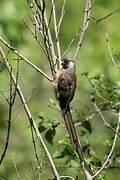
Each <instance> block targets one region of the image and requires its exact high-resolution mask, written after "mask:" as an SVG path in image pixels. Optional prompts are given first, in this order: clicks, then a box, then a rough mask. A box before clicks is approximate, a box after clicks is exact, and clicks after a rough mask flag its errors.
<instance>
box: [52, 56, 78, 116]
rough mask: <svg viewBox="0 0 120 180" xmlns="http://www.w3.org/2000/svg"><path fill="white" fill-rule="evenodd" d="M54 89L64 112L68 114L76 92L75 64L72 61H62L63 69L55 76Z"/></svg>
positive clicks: (65, 59) (67, 59)
mask: <svg viewBox="0 0 120 180" xmlns="http://www.w3.org/2000/svg"><path fill="white" fill-rule="evenodd" d="M53 87H54V90H55V95H56V99H57V100H58V101H59V105H60V108H61V110H62V112H63V113H65V112H67V111H68V110H69V109H70V102H71V101H72V100H73V97H74V95H75V90H76V73H75V62H74V61H73V60H72V59H70V58H64V59H63V60H62V63H61V69H60V70H58V71H57V73H56V74H55V76H54V81H53Z"/></svg>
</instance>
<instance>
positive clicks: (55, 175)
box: [0, 48, 60, 180]
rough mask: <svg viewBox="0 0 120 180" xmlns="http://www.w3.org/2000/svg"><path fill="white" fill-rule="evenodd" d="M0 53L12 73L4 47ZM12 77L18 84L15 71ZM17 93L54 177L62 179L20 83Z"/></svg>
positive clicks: (57, 179) (0, 49)
mask: <svg viewBox="0 0 120 180" xmlns="http://www.w3.org/2000/svg"><path fill="white" fill-rule="evenodd" d="M0 54H1V56H2V58H3V60H4V63H5V65H6V68H7V70H8V73H10V64H9V62H8V61H7V59H6V56H5V54H4V52H3V50H2V48H0ZM11 78H12V81H13V83H14V85H15V84H16V79H15V76H14V74H13V72H12V73H11ZM17 93H18V95H19V97H20V99H21V101H22V104H24V110H25V112H26V114H27V116H28V119H29V122H30V124H31V125H32V127H33V129H34V132H35V134H36V136H37V138H38V139H39V140H40V143H41V145H42V147H43V149H44V151H45V153H46V156H47V158H48V161H49V163H50V166H51V168H52V170H53V174H54V177H55V179H56V180H60V178H59V174H58V172H57V169H56V166H55V164H54V162H53V160H52V157H51V155H50V153H49V151H48V149H47V146H46V145H45V143H44V141H43V138H42V136H41V134H40V132H39V130H38V127H37V125H36V123H35V120H34V118H33V117H32V114H31V112H30V110H29V108H28V106H27V104H26V100H25V98H24V95H23V93H22V91H21V88H20V86H19V84H17Z"/></svg>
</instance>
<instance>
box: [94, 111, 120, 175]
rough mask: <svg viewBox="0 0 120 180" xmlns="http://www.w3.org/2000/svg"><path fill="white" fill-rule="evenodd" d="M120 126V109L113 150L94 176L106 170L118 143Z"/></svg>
mask: <svg viewBox="0 0 120 180" xmlns="http://www.w3.org/2000/svg"><path fill="white" fill-rule="evenodd" d="M119 127H120V110H119V113H118V123H117V127H116V134H115V136H114V140H113V144H112V147H111V150H110V152H109V154H108V156H107V158H106V160H105V162H104V163H103V165H102V167H101V168H100V169H99V171H98V172H97V173H96V174H95V175H94V176H93V178H95V177H96V176H98V175H99V174H100V173H101V171H102V170H104V168H105V166H106V165H107V163H108V161H109V159H110V158H111V156H112V153H113V151H114V148H115V145H116V141H117V135H118V131H119Z"/></svg>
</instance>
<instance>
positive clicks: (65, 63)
mask: <svg viewBox="0 0 120 180" xmlns="http://www.w3.org/2000/svg"><path fill="white" fill-rule="evenodd" d="M61 65H62V69H68V68H69V69H74V68H75V62H74V61H73V60H71V59H68V58H64V59H63V60H62V63H61Z"/></svg>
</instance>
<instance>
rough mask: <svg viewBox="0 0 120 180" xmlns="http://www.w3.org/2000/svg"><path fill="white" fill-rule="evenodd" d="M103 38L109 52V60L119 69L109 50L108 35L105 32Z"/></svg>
mask: <svg viewBox="0 0 120 180" xmlns="http://www.w3.org/2000/svg"><path fill="white" fill-rule="evenodd" d="M105 38H106V43H107V48H108V51H109V55H110V58H111V60H112V62H113V64H114V65H115V67H116V68H118V69H119V68H120V65H119V64H117V63H116V62H115V59H114V57H113V55H112V51H111V48H110V44H109V39H108V33H107V32H106V33H105Z"/></svg>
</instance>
